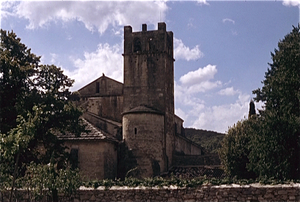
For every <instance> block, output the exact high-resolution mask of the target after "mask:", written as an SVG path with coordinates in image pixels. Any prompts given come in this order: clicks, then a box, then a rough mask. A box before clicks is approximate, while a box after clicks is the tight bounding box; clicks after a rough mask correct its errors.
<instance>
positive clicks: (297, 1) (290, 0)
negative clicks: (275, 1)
mask: <svg viewBox="0 0 300 202" xmlns="http://www.w3.org/2000/svg"><path fill="white" fill-rule="evenodd" d="M282 4H283V5H285V6H298V7H299V8H300V0H283V2H282Z"/></svg>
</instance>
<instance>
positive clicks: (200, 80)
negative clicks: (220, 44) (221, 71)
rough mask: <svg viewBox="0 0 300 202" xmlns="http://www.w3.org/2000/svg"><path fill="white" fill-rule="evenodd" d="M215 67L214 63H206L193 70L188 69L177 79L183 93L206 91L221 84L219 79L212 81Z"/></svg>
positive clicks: (215, 70)
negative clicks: (204, 65) (188, 70)
mask: <svg viewBox="0 0 300 202" xmlns="http://www.w3.org/2000/svg"><path fill="white" fill-rule="evenodd" d="M216 73H217V68H216V66H215V65H210V64H209V65H207V66H206V67H203V68H201V67H200V68H199V69H197V70H195V71H190V72H188V73H186V74H185V75H183V76H181V77H180V79H179V81H180V83H181V85H182V86H181V88H183V91H184V92H185V93H198V92H206V91H208V90H211V89H214V88H216V87H220V86H222V82H221V81H213V79H214V76H215V74H216Z"/></svg>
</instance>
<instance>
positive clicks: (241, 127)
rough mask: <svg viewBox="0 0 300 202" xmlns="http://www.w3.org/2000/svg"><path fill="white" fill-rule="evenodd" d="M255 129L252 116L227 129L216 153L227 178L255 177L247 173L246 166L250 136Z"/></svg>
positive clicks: (254, 119) (256, 122) (254, 121)
mask: <svg viewBox="0 0 300 202" xmlns="http://www.w3.org/2000/svg"><path fill="white" fill-rule="evenodd" d="M257 127H258V121H257V117H255V116H252V117H251V118H249V119H248V120H242V121H239V122H237V123H236V124H234V126H233V127H231V128H229V130H228V132H227V134H226V135H225V137H224V139H223V141H222V143H221V148H220V149H219V151H218V152H219V156H220V159H221V163H222V165H223V166H224V170H225V172H226V174H227V175H228V176H231V177H237V178H244V179H249V178H255V177H256V176H255V173H253V172H251V171H248V168H247V166H248V164H249V154H250V151H251V136H253V133H255V132H256V130H257ZM255 129H256V130H255Z"/></svg>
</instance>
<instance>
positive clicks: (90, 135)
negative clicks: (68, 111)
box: [57, 118, 118, 141]
mask: <svg viewBox="0 0 300 202" xmlns="http://www.w3.org/2000/svg"><path fill="white" fill-rule="evenodd" d="M82 120H83V124H85V125H86V127H85V129H86V131H87V132H82V133H81V134H80V136H78V137H77V136H76V135H75V134H74V133H70V132H66V133H65V134H62V133H61V132H57V136H58V138H59V139H62V140H109V141H118V140H117V139H116V138H114V137H113V136H112V135H110V134H108V133H105V132H103V131H101V130H99V129H97V128H96V127H94V126H93V125H92V124H91V123H90V122H88V121H87V120H86V119H84V118H82Z"/></svg>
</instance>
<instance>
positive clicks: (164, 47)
mask: <svg viewBox="0 0 300 202" xmlns="http://www.w3.org/2000/svg"><path fill="white" fill-rule="evenodd" d="M123 57H124V83H120V82H118V81H115V80H113V79H111V78H109V77H107V76H105V75H104V74H103V75H102V76H101V77H100V78H98V79H96V80H95V81H92V82H91V83H89V84H87V85H86V86H84V87H82V88H81V89H80V90H78V92H79V94H80V99H81V100H80V106H81V107H82V108H83V109H84V113H83V121H84V122H85V123H86V129H87V132H86V133H82V134H81V136H80V137H75V136H73V135H70V134H69V135H66V136H61V137H60V138H61V139H63V140H64V141H65V145H66V146H68V148H69V149H70V153H71V157H72V158H73V159H75V160H78V161H76V162H77V163H76V166H78V167H79V169H80V172H81V174H82V175H83V176H84V177H85V178H86V179H106V178H112V179H114V178H119V177H124V176H130V175H132V176H135V177H140V178H143V177H153V176H157V175H162V174H163V173H167V172H168V171H169V169H170V168H171V167H172V165H173V160H174V156H176V155H201V154H202V153H203V150H202V148H201V146H200V145H198V144H196V143H194V142H192V141H191V140H189V139H187V138H186V137H185V135H184V128H183V120H182V119H181V118H180V117H178V116H176V115H175V114H174V61H175V60H174V54H173V33H172V32H171V31H166V24H165V23H158V30H149V31H148V30H147V25H146V24H143V25H142V31H139V32H133V31H132V27H131V26H125V27H124V54H123Z"/></svg>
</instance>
